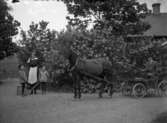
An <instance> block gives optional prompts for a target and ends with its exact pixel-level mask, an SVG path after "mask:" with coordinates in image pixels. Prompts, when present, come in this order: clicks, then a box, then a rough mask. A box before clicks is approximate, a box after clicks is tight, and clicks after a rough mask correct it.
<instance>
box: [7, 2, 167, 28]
mask: <svg viewBox="0 0 167 123" xmlns="http://www.w3.org/2000/svg"><path fill="white" fill-rule="evenodd" d="M6 1H7V2H8V3H9V6H10V7H12V11H11V12H10V13H11V14H12V15H13V16H14V18H15V19H16V20H18V21H19V22H20V23H21V28H22V29H23V30H28V28H29V25H30V24H31V22H32V21H34V22H39V21H41V20H45V21H48V22H49V25H48V27H49V28H51V29H54V30H56V31H61V30H62V29H64V28H65V26H66V24H67V20H66V16H67V14H68V12H67V9H66V6H65V4H64V3H63V2H60V1H59V2H57V0H20V2H18V3H15V4H13V3H12V2H11V1H12V0H6ZM139 2H141V3H147V5H148V8H150V9H151V8H152V3H155V2H159V3H161V12H167V0H139Z"/></svg>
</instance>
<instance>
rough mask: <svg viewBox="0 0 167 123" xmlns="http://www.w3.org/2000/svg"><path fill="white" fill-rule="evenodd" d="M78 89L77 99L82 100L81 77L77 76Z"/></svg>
mask: <svg viewBox="0 0 167 123" xmlns="http://www.w3.org/2000/svg"><path fill="white" fill-rule="evenodd" d="M76 89H77V97H78V98H79V99H80V98H81V83H80V75H78V74H77V75H76Z"/></svg>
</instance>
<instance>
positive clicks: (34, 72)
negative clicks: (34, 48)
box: [28, 52, 39, 85]
mask: <svg viewBox="0 0 167 123" xmlns="http://www.w3.org/2000/svg"><path fill="white" fill-rule="evenodd" d="M38 61H39V59H38V57H37V56H36V53H35V52H32V54H31V57H30V58H29V59H28V64H29V74H28V83H29V84H31V85H34V84H35V83H36V82H37V81H38Z"/></svg>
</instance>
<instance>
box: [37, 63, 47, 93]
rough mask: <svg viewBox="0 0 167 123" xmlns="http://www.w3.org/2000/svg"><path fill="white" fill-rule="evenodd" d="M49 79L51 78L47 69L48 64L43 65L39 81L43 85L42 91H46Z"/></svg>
mask: <svg viewBox="0 0 167 123" xmlns="http://www.w3.org/2000/svg"><path fill="white" fill-rule="evenodd" d="M48 80H49V73H48V71H47V70H46V66H45V65H43V66H42V67H41V68H40V69H39V82H40V84H41V87H42V92H46V88H47V86H48Z"/></svg>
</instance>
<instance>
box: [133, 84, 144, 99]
mask: <svg viewBox="0 0 167 123" xmlns="http://www.w3.org/2000/svg"><path fill="white" fill-rule="evenodd" d="M132 93H133V95H134V96H135V97H137V98H142V97H144V96H145V95H146V87H145V85H144V84H142V83H136V84H135V85H134V86H133V91H132Z"/></svg>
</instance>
